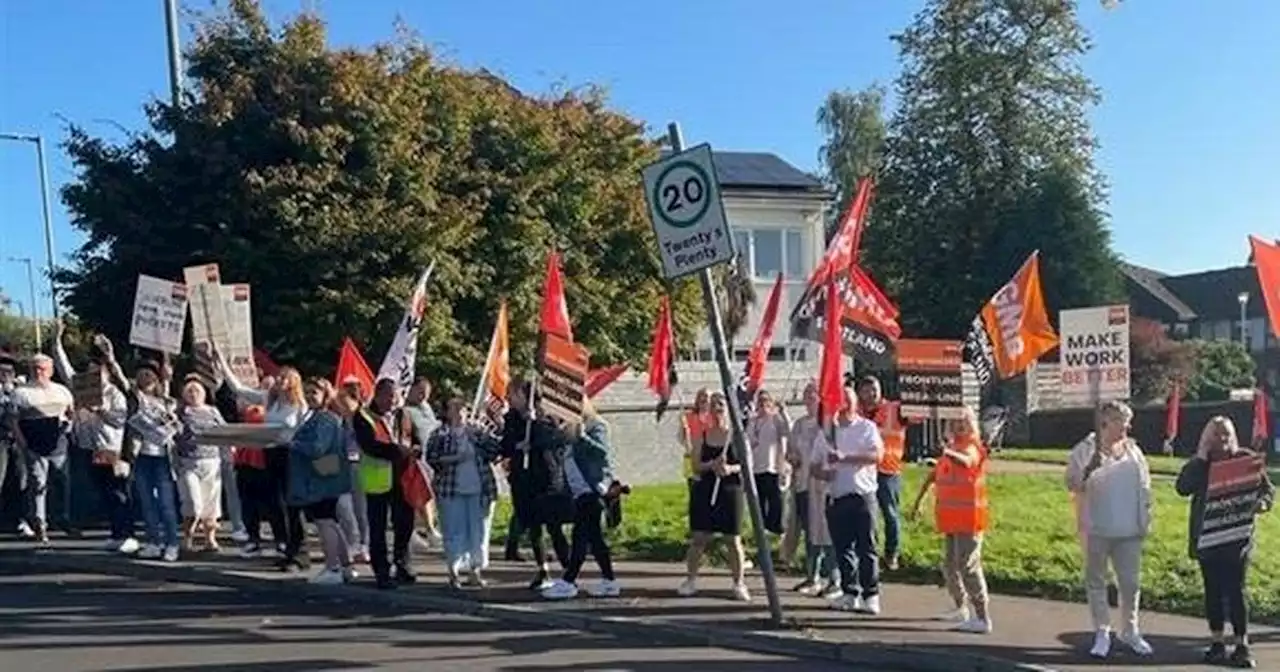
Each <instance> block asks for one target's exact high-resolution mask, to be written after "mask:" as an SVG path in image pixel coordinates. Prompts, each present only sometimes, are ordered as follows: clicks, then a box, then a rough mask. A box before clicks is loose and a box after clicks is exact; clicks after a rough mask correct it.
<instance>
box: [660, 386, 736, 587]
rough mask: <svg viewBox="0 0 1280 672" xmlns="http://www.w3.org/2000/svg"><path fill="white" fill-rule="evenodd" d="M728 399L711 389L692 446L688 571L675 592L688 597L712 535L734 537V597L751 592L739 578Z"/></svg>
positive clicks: (734, 460)
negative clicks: (706, 417) (702, 422)
mask: <svg viewBox="0 0 1280 672" xmlns="http://www.w3.org/2000/svg"><path fill="white" fill-rule="evenodd" d="M732 439H733V430H732V425H731V424H730V422H729V405H728V402H727V401H726V400H725V397H724V395H723V394H721V393H719V392H716V393H714V394H712V395H711V413H710V418H709V420H708V422H707V425H706V427H705V430H704V432H703V434H702V441H701V445H700V446H694V450H695V453H694V456H695V459H694V463H693V471H694V478H695V479H696V480H695V481H694V483H693V487H692V488H691V490H690V493H689V533H690V534H689V552H688V555H687V556H686V557H685V562H686V564H687V566H688V572H689V574H688V576H687V577H686V578H685V580H684V582H683V583H681V584H680V588H679V589H678V591H677V592H679V593H680V595H682V596H685V597H688V596H691V595H694V594H696V593H697V592H698V584H697V581H698V568H699V566H700V565H701V564H702V556H703V554H704V553H705V552H706V549H707V544H708V543H709V542H710V541H711V539H712V538H713V537H714V536H715V535H722V536H725V537H728V538H729V539H730V541H731V542H732V552H731V553H730V554H729V565H730V569H732V571H733V597H734V599H736V600H739V601H742V602H747V601H750V600H751V593H750V592H749V591H748V590H747V586H746V584H745V583H744V582H743V569H744V566H745V560H746V553H745V551H744V550H743V547H742V506H743V500H742V467H741V464H740V463H739V461H738V460H739V456H738V455H737V454H735V451H734V450H733V447H732Z"/></svg>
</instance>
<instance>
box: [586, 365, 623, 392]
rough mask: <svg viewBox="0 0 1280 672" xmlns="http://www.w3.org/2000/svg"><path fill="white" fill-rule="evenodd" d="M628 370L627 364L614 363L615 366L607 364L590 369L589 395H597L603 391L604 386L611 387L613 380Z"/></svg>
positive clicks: (588, 379) (588, 373)
mask: <svg viewBox="0 0 1280 672" xmlns="http://www.w3.org/2000/svg"><path fill="white" fill-rule="evenodd" d="M626 371H627V365H626V364H614V365H613V366H606V367H604V368H602V369H593V370H591V371H588V372H587V397H588V398H594V397H595V396H596V395H598V394H600V393H601V392H603V391H604V388H606V387H609V385H611V384H612V383H613V381H615V380H617V379H618V377H619V376H621V375H622V374H623V373H626Z"/></svg>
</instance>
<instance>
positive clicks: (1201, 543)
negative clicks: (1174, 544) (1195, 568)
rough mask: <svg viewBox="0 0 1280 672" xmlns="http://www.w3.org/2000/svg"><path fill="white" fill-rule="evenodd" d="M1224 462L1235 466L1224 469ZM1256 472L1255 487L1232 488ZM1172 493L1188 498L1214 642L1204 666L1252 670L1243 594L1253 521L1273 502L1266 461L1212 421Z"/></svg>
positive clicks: (1229, 428)
mask: <svg viewBox="0 0 1280 672" xmlns="http://www.w3.org/2000/svg"><path fill="white" fill-rule="evenodd" d="M1228 460H1231V461H1232V462H1230V464H1231V465H1234V466H1227V461H1228ZM1237 460H1238V461H1237ZM1255 470H1256V472H1257V476H1256V481H1255V482H1256V483H1257V485H1256V486H1252V487H1249V486H1244V487H1243V488H1242V487H1240V486H1238V485H1236V486H1233V485H1231V483H1236V484H1238V483H1240V482H1241V480H1242V479H1243V480H1246V481H1247V480H1249V479H1251V478H1253V476H1252V474H1253V472H1254V471H1255ZM1228 472H1231V473H1228ZM1219 474H1221V475H1219ZM1224 485H1225V487H1224ZM1176 488H1177V490H1178V494H1179V495H1182V496H1183V497H1191V528H1190V533H1189V535H1188V536H1189V539H1190V552H1191V557H1192V558H1194V559H1196V560H1198V561H1199V563H1200V574H1201V576H1202V577H1203V578H1204V610H1205V615H1206V616H1207V617H1208V620H1209V633H1210V635H1211V636H1212V637H1213V641H1212V643H1211V644H1210V645H1209V648H1208V649H1207V650H1206V651H1205V654H1204V659H1205V662H1207V663H1210V664H1224V663H1225V664H1229V665H1232V666H1233V667H1240V668H1252V667H1254V666H1255V665H1256V663H1255V662H1254V659H1253V655H1252V653H1251V652H1250V651H1249V604H1248V598H1247V596H1246V595H1245V588H1246V586H1247V583H1248V581H1247V579H1248V573H1249V555H1250V552H1251V551H1252V550H1253V524H1252V523H1253V515H1255V514H1256V513H1260V512H1263V511H1267V510H1269V509H1270V508H1271V504H1272V502H1273V501H1274V499H1275V487H1274V486H1273V485H1272V484H1271V480H1270V479H1269V478H1268V477H1267V471H1266V464H1265V461H1264V459H1263V458H1262V457H1261V456H1258V455H1257V454H1255V453H1253V452H1252V451H1249V450H1247V449H1244V448H1241V447H1240V442H1239V440H1238V439H1237V437H1236V428H1235V424H1234V423H1232V422H1231V420H1230V419H1229V418H1227V417H1225V416H1216V417H1214V418H1211V419H1210V420H1209V422H1208V424H1206V425H1205V427H1204V431H1202V432H1201V434H1200V447H1199V450H1197V451H1196V454H1195V457H1192V458H1191V460H1189V461H1188V462H1187V463H1186V465H1184V466H1183V467H1182V472H1181V473H1179V474H1178V482H1177V484H1176ZM1228 501H1230V502H1234V503H1235V504H1234V506H1232V507H1231V508H1224V507H1215V508H1214V513H1213V514H1211V515H1210V516H1209V518H1208V520H1206V516H1205V508H1206V503H1208V502H1215V503H1216V502H1224V503H1225V502H1228ZM1241 508H1243V511H1241V510H1240V509H1241ZM1222 510H1225V511H1226V512H1227V513H1228V514H1229V515H1230V517H1231V518H1230V521H1228V519H1227V518H1223V517H1222V516H1219V515H1218V513H1217V512H1218V511H1222ZM1238 513H1243V514H1245V515H1244V516H1243V520H1240V518H1241V516H1238V515H1235V514H1238ZM1227 620H1230V621H1231V630H1232V634H1234V635H1235V649H1234V650H1232V652H1231V655H1229V656H1228V655H1227V646H1226V642H1225V640H1224V636H1223V635H1224V627H1225V625H1226V621H1227Z"/></svg>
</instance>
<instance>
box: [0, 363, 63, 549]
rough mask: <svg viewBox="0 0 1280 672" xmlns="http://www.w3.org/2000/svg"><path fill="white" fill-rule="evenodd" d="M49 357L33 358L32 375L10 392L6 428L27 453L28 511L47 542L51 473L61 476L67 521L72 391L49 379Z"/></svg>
mask: <svg viewBox="0 0 1280 672" xmlns="http://www.w3.org/2000/svg"><path fill="white" fill-rule="evenodd" d="M53 372H54V366H53V358H51V357H49V356H47V355H42V354H37V355H35V356H33V357H32V358H31V380H30V382H28V383H27V384H25V385H20V386H18V387H17V388H16V389H15V390H14V391H13V395H12V397H11V400H12V402H11V403H12V404H13V415H12V416H11V417H13V418H14V420H13V421H12V424H11V425H10V428H11V430H12V432H13V435H14V438H15V440H16V441H17V444H18V446H19V448H21V449H22V451H23V453H24V455H25V456H26V466H27V475H28V478H29V481H28V483H27V486H28V487H27V498H28V503H27V511H28V515H29V518H30V520H29V522H30V524H31V526H32V527H34V528H35V533H36V537H37V539H38V540H39V542H40V543H42V544H47V543H49V517H48V509H47V497H48V492H49V476H50V475H51V474H56V475H57V476H58V478H59V479H60V480H61V481H62V493H63V496H62V505H63V506H62V511H61V512H60V513H61V514H62V516H63V517H64V518H65V519H66V522H67V528H68V531H70V528H71V524H70V518H71V515H70V514H71V479H70V470H69V466H70V465H69V463H68V460H67V432H68V431H69V430H70V428H71V419H72V407H73V402H72V397H71V391H70V390H68V389H67V388H66V387H64V386H63V385H60V384H58V383H56V382H54V380H53Z"/></svg>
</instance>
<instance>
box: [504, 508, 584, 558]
mask: <svg viewBox="0 0 1280 672" xmlns="http://www.w3.org/2000/svg"><path fill="white" fill-rule="evenodd" d="M513 492H514V490H513ZM512 503H513V504H514V505H515V511H514V512H513V515H512V516H511V524H510V526H509V527H508V528H507V549H506V550H507V555H515V553H516V550H517V549H518V548H519V544H520V540H521V539H523V538H525V537H526V536H527V537H528V538H529V548H530V549H531V550H533V564H535V565H537V566H538V567H541V566H542V565H544V564H546V562H547V549H546V546H544V545H543V543H542V531H543V530H544V529H545V530H546V531H547V536H549V537H551V549H552V550H553V551H554V552H555V554H556V561H557V562H559V563H560V566H561V567H568V565H569V540H568V539H567V538H565V536H564V528H563V526H561V525H558V524H554V523H548V522H546V521H545V520H543V519H542V518H543V516H540V515H538V510H537V509H538V499H537V498H536V497H528V496H519V497H513V498H512Z"/></svg>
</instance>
